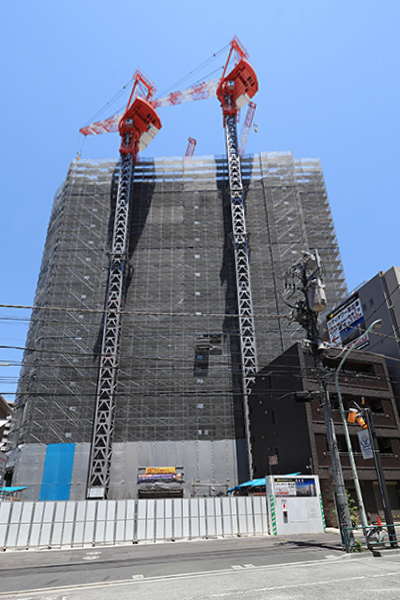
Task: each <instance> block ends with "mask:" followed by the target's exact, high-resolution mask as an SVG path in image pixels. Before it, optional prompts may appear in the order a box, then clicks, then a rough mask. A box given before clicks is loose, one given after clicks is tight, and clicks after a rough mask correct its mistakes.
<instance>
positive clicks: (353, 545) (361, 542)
mask: <svg viewBox="0 0 400 600" xmlns="http://www.w3.org/2000/svg"><path fill="white" fill-rule="evenodd" d="M394 528H395V532H396V536H395V538H393V536H392V538H391V536H390V534H389V532H388V530H387V527H386V524H382V525H378V524H376V525H374V524H372V525H370V526H368V528H366V529H365V530H364V528H363V527H361V526H360V527H345V528H344V531H343V538H344V544H345V548H346V552H363V551H365V550H371V551H372V550H374V549H375V550H377V549H384V548H393V547H396V545H397V546H398V545H399V544H400V523H394Z"/></svg>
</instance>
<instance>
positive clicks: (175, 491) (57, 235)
mask: <svg viewBox="0 0 400 600" xmlns="http://www.w3.org/2000/svg"><path fill="white" fill-rule="evenodd" d="M233 58H235V64H234V65H233V68H232V65H231V63H230V61H231V59H233ZM247 58H248V57H247V55H246V53H245V51H244V49H243V48H242V46H241V45H240V43H239V41H238V40H237V39H235V38H234V40H233V41H232V42H231V46H230V54H229V56H228V60H227V63H226V66H225V70H224V73H223V75H222V77H221V79H220V80H219V81H218V85H217V88H216V96H217V98H218V100H219V101H220V103H221V107H222V113H223V123H224V129H225V136H226V147H227V154H226V156H201V157H199V156H196V155H193V153H188V155H187V156H185V157H180V158H179V157H178V158H177V157H159V158H154V159H149V158H141V157H140V155H139V152H140V150H141V149H142V148H144V147H145V146H146V145H147V144H148V143H149V142H150V141H151V140H152V138H153V137H154V136H155V135H156V134H157V133H158V131H159V130H160V129H161V122H160V120H159V118H158V115H157V112H156V108H157V101H154V102H153V103H152V94H153V93H154V90H153V89H152V88H151V86H150V85H148V84H147V81H146V79H145V78H143V77H142V76H140V74H139V75H136V80H135V84H134V86H133V89H132V94H131V97H130V99H129V102H128V106H127V109H126V111H125V113H124V115H123V116H122V117H121V116H120V115H119V116H118V115H117V117H118V118H116V117H114V118H113V119H109V120H108V122H107V121H105V122H103V124H102V125H101V127H102V128H103V129H104V131H115V130H116V128H117V129H118V131H119V133H120V135H121V148H120V157H119V159H112V160H111V159H110V160H89V159H81V160H78V159H76V160H73V161H72V163H71V164H70V166H69V169H68V172H67V176H66V178H65V180H64V182H63V183H62V185H61V186H60V188H59V190H58V192H57V194H56V196H55V199H54V203H53V209H52V213H51V216H50V223H49V228H48V233H47V239H46V244H45V249H44V253H43V259H42V265H41V270H40V275H39V280H38V284H37V291H36V296H35V302H34V305H35V307H36V308H35V309H34V310H33V312H32V317H31V324H30V328H29V332H28V338H27V342H26V348H27V350H26V351H25V355H24V359H23V367H22V370H21V374H20V381H19V387H18V393H17V402H16V406H15V411H14V417H13V421H12V426H11V431H10V434H9V450H10V462H9V465H10V467H9V468H11V469H12V485H23V486H27V490H25V492H24V499H26V500H82V499H86V498H94V499H96V498H97V499H103V498H108V499H129V498H165V497H175V498H177V497H185V498H188V497H203V496H222V495H225V494H226V493H227V491H228V490H229V489H230V488H232V487H234V486H236V485H238V484H239V483H241V482H243V481H246V480H247V479H249V478H251V477H252V476H253V472H252V471H253V467H252V453H251V434H250V428H249V414H248V396H249V394H250V391H251V387H252V384H253V383H254V381H255V376H256V373H257V372H258V371H259V370H261V369H262V368H264V367H265V366H266V365H267V364H268V363H269V362H270V361H272V360H273V359H275V358H276V357H277V356H278V355H280V354H281V353H282V352H283V351H285V350H286V349H288V348H289V347H291V346H292V345H293V344H294V342H296V341H300V340H302V339H303V338H304V333H303V330H302V329H301V328H300V326H299V325H298V324H295V323H293V322H291V321H290V319H289V318H288V314H289V311H288V308H287V306H286V304H285V303H284V301H283V299H282V290H283V285H284V283H283V276H284V273H285V272H286V271H287V270H288V269H289V268H290V266H291V265H292V264H293V262H294V261H295V260H296V257H300V256H301V255H302V253H303V252H304V251H310V250H312V249H317V250H318V252H319V255H320V257H321V260H322V262H323V265H324V269H325V273H324V284H325V293H326V298H327V305H328V306H333V305H335V304H337V303H338V302H340V300H341V299H342V298H343V297H344V296H345V295H346V293H347V288H346V283H345V279H344V274H343V267H342V262H341V258H340V253H339V249H338V244H337V240H336V236H335V231H334V225H333V221H332V215H331V211H330V206H329V201H328V197H327V192H326V188H325V183H324V177H323V172H322V168H321V165H320V162H319V160H318V159H310V158H307V159H301V158H296V157H293V155H292V153H291V152H263V153H260V154H254V155H246V154H245V155H244V156H242V157H240V156H239V142H238V135H237V125H236V123H237V113H238V111H239V110H240V109H241V108H242V107H243V106H245V105H246V104H247V103H248V102H249V101H250V100H251V99H252V98H253V96H254V95H255V93H256V92H257V90H258V82H257V78H256V75H255V73H254V70H253V69H252V67H251V65H250V64H249V62H248V60H247ZM143 89H144V91H143ZM197 93H198V91H197ZM195 99H196V98H195ZM175 101H176V98H175ZM95 125H96V124H95ZM97 127H99V126H98V124H97ZM113 128H114V129H113ZM97 132H99V131H97ZM91 133H92V132H91ZM222 134H223V129H222V127H221V135H222ZM160 135H161V133H160Z"/></svg>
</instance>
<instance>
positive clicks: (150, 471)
mask: <svg viewBox="0 0 400 600" xmlns="http://www.w3.org/2000/svg"><path fill="white" fill-rule="evenodd" d="M158 473H162V474H165V473H175V467H146V475H157V474H158Z"/></svg>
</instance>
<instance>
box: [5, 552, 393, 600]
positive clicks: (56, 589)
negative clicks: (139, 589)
mask: <svg viewBox="0 0 400 600" xmlns="http://www.w3.org/2000/svg"><path fill="white" fill-rule="evenodd" d="M348 556H349V555H347V554H346V555H343V558H346V557H348ZM329 562H338V561H337V559H335V560H332V561H328V560H326V558H324V559H321V560H305V561H299V562H293V563H279V564H276V565H260V566H259V567H255V570H257V571H269V570H274V571H275V570H276V569H278V568H280V567H281V568H287V567H288V565H289V564H290V566H291V567H292V568H295V567H302V566H305V565H322V566H325V565H326V564H327V563H329ZM241 571H242V569H238V570H237V571H235V572H241ZM228 573H232V568H230V569H220V570H215V571H201V572H193V573H177V574H175V575H156V576H154V577H143V579H137V580H132V578H131V579H123V580H119V581H118V580H115V581H102V582H97V583H87V584H76V585H69V586H65V585H64V586H58V587H52V588H51V587H48V588H36V589H32V590H24V591H23V592H16V591H14V592H13V591H10V592H0V598H2V597H4V596H11V595H12V596H13V597H15V598H19V600H28V599H27V597H26V596H25V598H24V596H23V595H24V594H32V593H34V594H35V595H36V594H39V593H47V594H49V593H52V592H53V593H54V592H61V591H66V592H73V591H74V590H77V589H78V590H84V589H96V588H104V587H110V586H114V587H119V586H126V585H132V584H133V583H137V584H141V583H143V584H146V583H149V582H154V581H171V580H172V581H173V580H181V579H182V580H183V579H195V578H204V577H208V576H210V575H215V576H218V575H227V574H228ZM381 576H382V577H390V576H396V577H399V576H400V571H398V572H394V573H384V574H382V575H381ZM363 578H364V579H365V578H366V577H365V576H363V577H361V578H360V577H354V579H363ZM349 580H350V581H351V579H349ZM338 581H347V579H345V580H342V579H340V580H338ZM327 583H328V582H327V580H324V581H321V582H314V584H315V585H320V584H324V585H327ZM329 583H330V582H329ZM287 587H289V586H287ZM293 587H296V585H294V586H293ZM271 589H275V588H271ZM276 589H278V588H276ZM21 596H22V597H21ZM214 597H216V596H214ZM34 598H35V600H38V599H37V596H35V597H34ZM29 600H31V599H30V598H29ZM32 600H33V597H32ZM46 600H47V598H46ZM54 600H55V599H54ZM57 600H59V599H58V598H57Z"/></svg>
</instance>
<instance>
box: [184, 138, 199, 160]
mask: <svg viewBox="0 0 400 600" xmlns="http://www.w3.org/2000/svg"><path fill="white" fill-rule="evenodd" d="M196 144H197V141H196V140H195V139H194V138H192V137H190V138H188V145H187V148H186V152H185V156H186V157H188V158H192V156H193V154H194V149H195V148H196Z"/></svg>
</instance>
